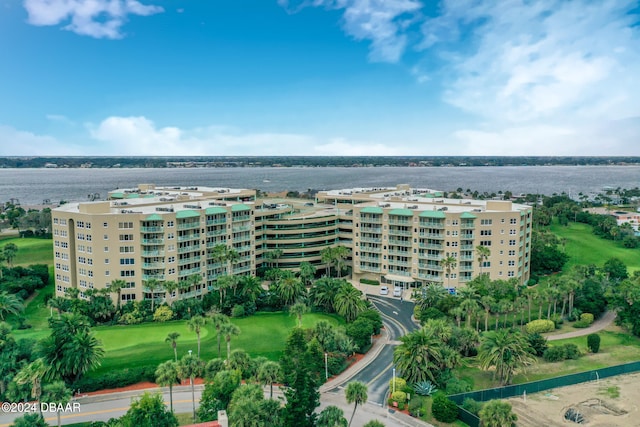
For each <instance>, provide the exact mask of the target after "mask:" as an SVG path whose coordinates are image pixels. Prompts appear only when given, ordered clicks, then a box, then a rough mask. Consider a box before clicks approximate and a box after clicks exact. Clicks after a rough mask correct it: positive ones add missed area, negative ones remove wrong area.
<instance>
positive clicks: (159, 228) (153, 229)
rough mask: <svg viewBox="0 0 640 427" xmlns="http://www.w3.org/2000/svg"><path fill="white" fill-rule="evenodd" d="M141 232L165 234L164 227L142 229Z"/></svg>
mask: <svg viewBox="0 0 640 427" xmlns="http://www.w3.org/2000/svg"><path fill="white" fill-rule="evenodd" d="M140 232H142V233H164V227H161V226H153V227H144V226H142V227H140Z"/></svg>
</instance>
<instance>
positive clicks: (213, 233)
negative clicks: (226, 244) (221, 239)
mask: <svg viewBox="0 0 640 427" xmlns="http://www.w3.org/2000/svg"><path fill="white" fill-rule="evenodd" d="M225 234H227V230H226V229H225V228H222V229H218V230H210V231H207V236H208V237H215V236H224V235H225Z"/></svg>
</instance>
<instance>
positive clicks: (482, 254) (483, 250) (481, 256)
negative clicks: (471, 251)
mask: <svg viewBox="0 0 640 427" xmlns="http://www.w3.org/2000/svg"><path fill="white" fill-rule="evenodd" d="M476 253H477V254H478V264H479V265H480V275H482V274H484V273H483V272H482V265H483V264H484V261H486V260H487V259H489V257H490V256H491V249H489V248H488V247H486V246H482V245H479V246H476Z"/></svg>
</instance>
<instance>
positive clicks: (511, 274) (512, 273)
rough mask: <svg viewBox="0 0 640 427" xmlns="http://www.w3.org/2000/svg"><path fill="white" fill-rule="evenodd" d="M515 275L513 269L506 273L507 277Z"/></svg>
mask: <svg viewBox="0 0 640 427" xmlns="http://www.w3.org/2000/svg"><path fill="white" fill-rule="evenodd" d="M515 275H516V273H515V272H513V271H509V272H508V273H507V276H509V277H514V276H515Z"/></svg>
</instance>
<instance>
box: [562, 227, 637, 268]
mask: <svg viewBox="0 0 640 427" xmlns="http://www.w3.org/2000/svg"><path fill="white" fill-rule="evenodd" d="M591 229H592V227H591V226H590V225H587V224H581V223H575V222H572V223H569V225H568V226H562V225H559V224H557V223H554V224H553V225H551V231H552V232H553V233H554V234H556V235H557V236H558V237H560V238H564V239H567V240H566V245H565V250H566V253H567V255H569V257H570V259H569V261H568V262H567V264H566V265H565V268H564V269H565V270H567V269H569V268H571V267H572V266H574V265H588V264H595V265H597V266H599V267H601V266H602V265H603V264H604V263H605V262H606V261H607V260H608V259H610V258H618V259H620V261H622V262H623V263H625V265H626V266H627V268H628V269H629V272H630V273H632V272H633V271H635V270H640V248H636V249H627V248H624V247H622V245H621V243H620V242H614V241H612V240H606V239H601V238H600V237H598V236H596V235H594V234H593V233H592V232H591Z"/></svg>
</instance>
